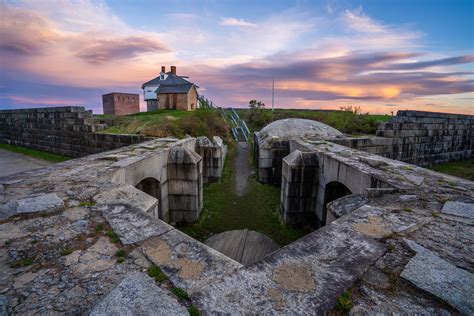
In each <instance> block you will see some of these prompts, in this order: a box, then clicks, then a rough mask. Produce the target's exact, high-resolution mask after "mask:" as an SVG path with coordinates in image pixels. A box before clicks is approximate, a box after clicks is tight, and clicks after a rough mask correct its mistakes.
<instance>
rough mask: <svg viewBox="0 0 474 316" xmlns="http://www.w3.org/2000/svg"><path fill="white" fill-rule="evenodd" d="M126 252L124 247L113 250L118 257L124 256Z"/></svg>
mask: <svg viewBox="0 0 474 316" xmlns="http://www.w3.org/2000/svg"><path fill="white" fill-rule="evenodd" d="M126 254H127V253H126V252H125V249H119V250H117V251H116V252H115V256H116V257H119V258H123V257H125V255H126Z"/></svg>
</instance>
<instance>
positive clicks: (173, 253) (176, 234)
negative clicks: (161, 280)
mask: <svg viewBox="0 0 474 316" xmlns="http://www.w3.org/2000/svg"><path fill="white" fill-rule="evenodd" d="M141 246H142V247H141V249H142V251H143V254H144V255H145V256H146V257H147V258H148V259H149V260H150V261H152V262H153V263H154V264H156V265H158V266H160V267H161V269H162V270H163V272H165V274H166V275H167V276H168V277H169V278H170V280H171V281H172V282H173V284H174V285H175V286H178V287H180V288H183V289H186V290H187V291H188V292H192V291H195V290H198V289H200V285H199V283H200V282H202V281H203V280H204V281H206V282H207V281H209V282H210V280H212V279H213V278H216V277H219V276H221V275H223V274H228V273H231V272H233V271H235V270H236V269H238V268H240V267H242V265H241V264H240V263H238V262H236V261H234V260H232V259H231V258H229V257H227V256H225V255H223V254H222V253H220V252H217V251H216V250H214V249H212V248H210V247H208V246H206V245H205V244H203V243H201V242H199V241H197V240H195V239H194V238H191V237H190V236H188V235H186V234H184V233H182V232H180V231H178V230H171V231H169V232H167V233H166V234H163V235H161V236H158V237H154V238H150V239H148V240H146V241H144V242H142V243H141Z"/></svg>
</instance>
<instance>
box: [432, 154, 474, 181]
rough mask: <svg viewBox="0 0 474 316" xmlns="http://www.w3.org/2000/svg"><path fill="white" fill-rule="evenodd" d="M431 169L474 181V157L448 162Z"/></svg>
mask: <svg viewBox="0 0 474 316" xmlns="http://www.w3.org/2000/svg"><path fill="white" fill-rule="evenodd" d="M429 169H431V170H434V171H438V172H442V173H446V174H450V175H452V176H456V177H460V178H463V179H467V180H471V181H474V159H470V160H464V161H456V162H448V163H444V164H441V165H436V166H431V167H429Z"/></svg>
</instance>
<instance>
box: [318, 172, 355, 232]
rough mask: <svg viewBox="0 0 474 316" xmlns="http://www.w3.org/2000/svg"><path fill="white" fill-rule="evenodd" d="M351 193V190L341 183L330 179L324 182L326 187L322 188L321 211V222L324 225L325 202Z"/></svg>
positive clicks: (325, 215) (325, 214)
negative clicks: (322, 202)
mask: <svg viewBox="0 0 474 316" xmlns="http://www.w3.org/2000/svg"><path fill="white" fill-rule="evenodd" d="M349 194H352V192H351V190H349V188H348V187H346V186H345V185H344V184H343V183H341V182H337V181H332V182H329V183H328V184H326V188H325V190H324V211H323V224H324V225H326V217H327V208H326V206H327V204H328V203H329V202H332V201H334V200H337V199H339V198H341V197H343V196H346V195H349Z"/></svg>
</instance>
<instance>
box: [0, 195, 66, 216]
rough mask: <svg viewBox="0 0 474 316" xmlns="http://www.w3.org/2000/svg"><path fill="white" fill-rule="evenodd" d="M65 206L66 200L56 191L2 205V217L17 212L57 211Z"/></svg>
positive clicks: (0, 212) (0, 213)
mask: <svg viewBox="0 0 474 316" xmlns="http://www.w3.org/2000/svg"><path fill="white" fill-rule="evenodd" d="M63 208H64V202H63V200H62V199H60V198H59V197H58V196H57V195H56V194H55V193H49V194H44V195H40V196H36V197H30V198H25V199H21V200H17V201H15V202H10V203H7V204H6V205H3V206H0V219H7V218H9V217H12V216H14V215H17V214H22V213H35V212H46V211H57V210H61V209H63Z"/></svg>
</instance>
